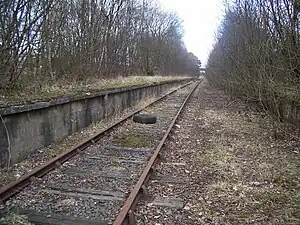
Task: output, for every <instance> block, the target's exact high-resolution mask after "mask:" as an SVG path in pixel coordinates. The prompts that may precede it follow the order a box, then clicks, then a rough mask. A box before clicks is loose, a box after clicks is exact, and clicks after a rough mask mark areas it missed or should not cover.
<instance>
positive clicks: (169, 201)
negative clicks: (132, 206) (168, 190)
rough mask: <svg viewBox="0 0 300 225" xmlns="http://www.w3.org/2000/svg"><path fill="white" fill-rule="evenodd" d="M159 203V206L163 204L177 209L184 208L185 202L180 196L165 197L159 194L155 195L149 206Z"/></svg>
mask: <svg viewBox="0 0 300 225" xmlns="http://www.w3.org/2000/svg"><path fill="white" fill-rule="evenodd" d="M152 205H157V206H163V207H168V208H176V209H183V207H184V202H183V200H182V199H180V198H168V197H166V198H164V197H160V196H157V197H155V199H154V201H153V202H152V203H149V204H148V206H152Z"/></svg>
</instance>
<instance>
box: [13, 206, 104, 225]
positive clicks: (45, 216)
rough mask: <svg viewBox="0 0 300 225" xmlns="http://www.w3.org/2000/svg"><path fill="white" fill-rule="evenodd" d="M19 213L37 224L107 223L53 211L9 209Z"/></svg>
mask: <svg viewBox="0 0 300 225" xmlns="http://www.w3.org/2000/svg"><path fill="white" fill-rule="evenodd" d="M11 211H12V212H15V213H17V214H19V215H25V216H26V217H27V219H28V221H29V222H31V223H33V224H38V225H62V224H63V225H108V224H109V221H107V220H91V219H88V218H79V217H71V216H64V215H59V214H53V213H41V212H37V211H34V210H28V209H22V208H14V209H12V210H11Z"/></svg>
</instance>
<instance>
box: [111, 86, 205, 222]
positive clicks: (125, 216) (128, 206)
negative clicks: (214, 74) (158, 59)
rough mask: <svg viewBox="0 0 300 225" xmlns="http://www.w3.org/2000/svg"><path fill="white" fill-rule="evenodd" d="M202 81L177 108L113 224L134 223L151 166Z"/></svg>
mask: <svg viewBox="0 0 300 225" xmlns="http://www.w3.org/2000/svg"><path fill="white" fill-rule="evenodd" d="M201 82H202V80H200V81H198V83H197V85H195V87H194V88H193V89H192V90H191V92H190V93H189V94H188V95H187V97H186V98H185V100H184V102H183V103H182V105H181V107H180V108H179V110H178V112H177V114H176V115H175V117H174V118H173V120H172V122H171V124H170V126H169V128H168V130H167V131H166V133H165V134H164V136H163V138H162V139H161V141H160V143H159V145H158V146H157V147H156V149H155V151H154V153H153V155H152V156H151V158H150V160H149V161H148V163H147V165H146V167H145V169H144V171H143V173H142V175H141V176H140V178H139V180H138V182H137V183H136V185H135V186H134V188H133V190H132V192H131V193H130V195H129V197H128V198H127V200H126V201H125V203H124V205H123V207H122V208H121V210H120V212H119V214H118V216H117V217H116V219H115V221H114V223H113V225H127V224H130V225H131V224H135V222H134V221H133V220H134V218H133V217H134V216H133V210H134V208H135V206H136V204H137V201H138V199H139V197H140V196H141V195H142V194H143V192H145V185H146V184H147V182H148V181H149V178H150V176H151V174H152V173H153V171H154V170H153V167H154V165H155V164H156V163H157V161H158V159H159V157H160V151H161V149H162V148H163V146H164V144H165V142H166V140H167V138H168V136H169V134H170V132H171V130H172V129H173V127H174V125H175V123H176V121H177V119H178V117H179V115H180V114H181V112H182V111H183V109H184V107H185V106H186V104H187V102H188V100H189V99H190V97H191V95H192V94H193V93H194V91H195V90H196V88H197V87H198V85H199V84H200V83H201Z"/></svg>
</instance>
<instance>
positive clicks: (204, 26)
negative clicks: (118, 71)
mask: <svg viewBox="0 0 300 225" xmlns="http://www.w3.org/2000/svg"><path fill="white" fill-rule="evenodd" d="M160 1H161V3H162V5H163V6H164V7H165V8H167V9H172V10H174V11H176V12H177V13H178V15H179V16H180V18H181V19H183V21H184V23H183V25H184V29H185V36H184V41H185V44H186V46H187V48H188V50H189V51H190V52H193V53H194V54H195V55H196V56H198V58H199V59H200V60H201V62H202V65H204V66H205V64H206V61H207V58H208V54H209V52H210V50H211V48H212V45H213V41H214V37H215V32H216V30H217V26H218V24H219V22H220V21H221V20H222V15H223V11H222V8H223V7H222V6H223V3H222V2H223V1H222V0H160Z"/></svg>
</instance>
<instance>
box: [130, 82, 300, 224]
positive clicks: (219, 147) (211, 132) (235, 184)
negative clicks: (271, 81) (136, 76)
mask: <svg viewBox="0 0 300 225" xmlns="http://www.w3.org/2000/svg"><path fill="white" fill-rule="evenodd" d="M278 127H282V124H278V123H277V122H274V120H272V119H270V118H269V117H268V116H267V115H266V114H265V113H261V112H258V111H254V110H251V109H250V108H249V107H248V106H247V105H246V104H244V103H242V102H240V101H239V100H232V99H231V98H230V97H228V96H226V95H225V94H224V93H223V92H222V91H219V90H216V89H215V88H213V87H211V86H210V85H209V84H208V83H207V82H204V83H203V84H202V85H201V86H200V87H199V88H198V89H197V91H196V93H195V94H194V95H193V97H192V99H191V101H190V103H189V105H188V107H187V109H186V110H185V112H184V113H183V115H182V116H181V119H180V121H179V122H178V124H177V126H176V131H175V132H173V135H172V137H171V138H170V139H169V141H168V142H167V144H166V145H165V147H164V149H163V150H162V152H163V154H164V155H165V161H164V163H162V164H160V165H158V166H157V176H158V177H159V176H160V177H162V179H158V180H156V179H154V180H152V181H150V182H149V185H148V186H147V187H148V192H149V197H148V199H147V200H143V201H140V202H139V204H138V207H137V210H136V213H135V214H136V218H137V221H138V223H137V224H140V225H142V224H145V225H146V224H147V225H175V224H178V225H179V224H262V225H263V224H295V225H296V224H300V182H299V181H300V178H299V174H300V160H299V140H298V139H296V138H295V135H293V134H288V133H284V132H280V131H278V130H276V134H277V135H274V129H275V128H278ZM163 177H167V178H168V179H167V178H165V182H164V179H163ZM170 177H171V178H172V179H171V181H170ZM176 181H177V182H176ZM180 181H182V182H180ZM156 199H163V200H162V201H163V202H164V204H165V206H161V205H159V204H157V200H156ZM172 199H173V202H172ZM174 199H176V200H177V202H176V201H174ZM178 201H181V203H182V205H181V206H182V207H181V208H180V207H178V206H180V204H178ZM166 202H167V203H168V202H171V203H173V206H170V205H168V204H166ZM171 205H172V204H171Z"/></svg>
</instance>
